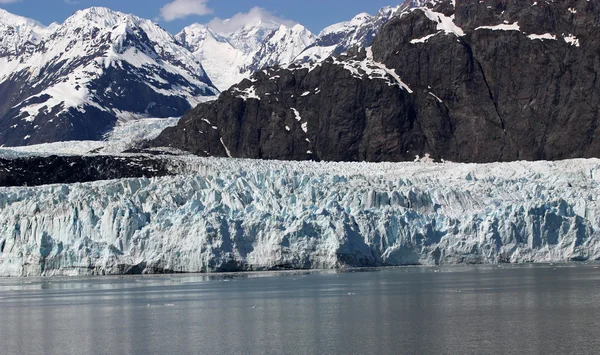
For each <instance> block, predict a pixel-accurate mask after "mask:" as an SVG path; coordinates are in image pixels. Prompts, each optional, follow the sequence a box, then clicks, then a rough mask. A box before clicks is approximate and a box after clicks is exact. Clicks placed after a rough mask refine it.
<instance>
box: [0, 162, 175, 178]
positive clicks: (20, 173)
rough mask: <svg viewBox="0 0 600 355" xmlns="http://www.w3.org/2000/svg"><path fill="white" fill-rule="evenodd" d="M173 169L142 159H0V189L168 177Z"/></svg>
mask: <svg viewBox="0 0 600 355" xmlns="http://www.w3.org/2000/svg"><path fill="white" fill-rule="evenodd" d="M175 165H176V164H172V162H169V161H168V160H165V159H160V158H152V157H144V156H102V155H90V156H49V157H25V158H17V159H3V158H0V186H38V185H51V184H71V183H78V182H89V181H98V180H110V179H122V178H134V177H148V178H150V177H157V176H167V175H175V174H176V173H178V172H179V171H178V169H177V168H176V167H175Z"/></svg>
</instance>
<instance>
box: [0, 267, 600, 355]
mask: <svg viewBox="0 0 600 355" xmlns="http://www.w3.org/2000/svg"><path fill="white" fill-rule="evenodd" d="M598 267H599V265H597V264H596V265H561V266H502V267H498V266H488V267H482V266H480V267H473V266H462V267H450V268H395V269H374V270H365V271H349V272H314V273H302V272H299V273H253V274H232V275H222V276H201V275H192V276H160V277H153V276H146V277H114V278H110V277H109V278H78V279H67V278H60V279H0V353H1V354H598V353H600V327H599V325H600V318H599V317H600V269H599V268H598Z"/></svg>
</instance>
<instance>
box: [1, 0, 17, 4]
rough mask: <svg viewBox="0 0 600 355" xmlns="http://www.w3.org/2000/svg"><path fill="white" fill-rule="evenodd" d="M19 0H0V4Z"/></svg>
mask: <svg viewBox="0 0 600 355" xmlns="http://www.w3.org/2000/svg"><path fill="white" fill-rule="evenodd" d="M19 1H21V0H0V4H10V3H13V2H19Z"/></svg>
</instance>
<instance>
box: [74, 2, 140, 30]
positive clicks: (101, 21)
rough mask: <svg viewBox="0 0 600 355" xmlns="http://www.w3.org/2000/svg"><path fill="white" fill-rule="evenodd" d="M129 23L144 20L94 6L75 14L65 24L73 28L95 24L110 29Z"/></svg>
mask: <svg viewBox="0 0 600 355" xmlns="http://www.w3.org/2000/svg"><path fill="white" fill-rule="evenodd" d="M129 21H133V22H141V21H142V19H141V18H139V17H137V16H134V15H130V14H125V13H122V12H118V11H114V10H111V9H109V8H106V7H96V6H94V7H90V8H87V9H83V10H79V11H77V12H75V13H74V14H73V15H72V16H71V17H69V18H68V19H67V20H66V21H65V24H68V25H69V26H71V25H73V24H82V25H84V24H88V23H93V24H96V25H98V26H99V27H102V28H109V27H113V26H116V25H118V24H122V23H124V22H129Z"/></svg>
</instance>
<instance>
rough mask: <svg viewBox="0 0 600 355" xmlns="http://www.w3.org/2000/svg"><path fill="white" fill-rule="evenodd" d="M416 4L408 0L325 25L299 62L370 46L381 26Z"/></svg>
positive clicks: (319, 59) (321, 58)
mask: <svg viewBox="0 0 600 355" xmlns="http://www.w3.org/2000/svg"><path fill="white" fill-rule="evenodd" d="M413 6H415V4H413V2H410V1H407V2H405V3H404V4H402V5H398V6H395V7H389V6H388V7H384V8H382V9H380V10H379V12H377V15H375V16H371V15H369V14H367V13H362V14H358V15H356V16H355V17H354V18H353V19H352V20H350V21H347V22H340V23H337V24H334V25H331V26H329V27H327V28H325V29H324V30H323V31H321V33H319V35H318V36H317V38H316V40H315V41H314V43H313V44H311V45H310V46H308V47H307V48H305V49H304V50H303V51H302V52H301V53H300V54H299V55H298V56H297V57H296V60H297V61H299V62H319V61H322V60H324V59H326V58H327V57H329V56H332V55H340V54H342V53H344V52H347V51H348V50H350V49H351V48H354V47H369V46H370V45H371V43H373V40H374V39H375V37H376V36H377V33H379V30H380V29H381V27H382V26H383V25H384V24H385V23H386V22H388V21H389V20H390V19H391V18H392V17H393V16H395V15H396V14H399V13H401V12H403V11H405V10H406V9H408V8H411V7H413Z"/></svg>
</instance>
